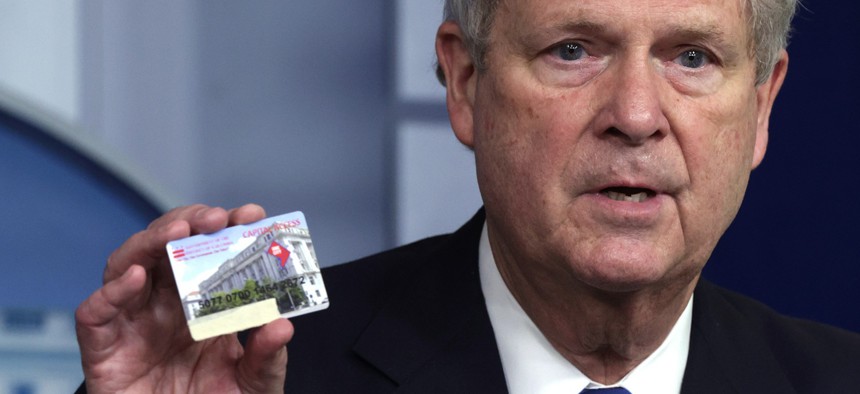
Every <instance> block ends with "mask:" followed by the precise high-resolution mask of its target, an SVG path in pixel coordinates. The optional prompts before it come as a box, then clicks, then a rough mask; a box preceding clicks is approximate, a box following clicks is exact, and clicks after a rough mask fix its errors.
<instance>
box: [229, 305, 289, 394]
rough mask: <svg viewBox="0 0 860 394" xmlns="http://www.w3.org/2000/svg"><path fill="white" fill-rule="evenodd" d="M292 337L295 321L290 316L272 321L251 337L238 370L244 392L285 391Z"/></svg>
mask: <svg viewBox="0 0 860 394" xmlns="http://www.w3.org/2000/svg"><path fill="white" fill-rule="evenodd" d="M292 337H293V324H292V323H290V321H289V320H287V319H278V320H275V321H273V322H271V323H268V324H266V325H264V326H262V327H260V328H259V329H257V330H254V331H253V332H252V333H251V334H250V335H249V336H248V341H247V342H246V344H245V353H244V355H243V356H242V358H241V359H240V360H239V365H238V371H237V373H238V376H237V382H238V383H239V386H240V387H241V388H242V391H243V392H248V393H272V392H282V391H283V390H284V380H285V378H286V374H287V348H286V344H287V342H289V341H290V339H292Z"/></svg>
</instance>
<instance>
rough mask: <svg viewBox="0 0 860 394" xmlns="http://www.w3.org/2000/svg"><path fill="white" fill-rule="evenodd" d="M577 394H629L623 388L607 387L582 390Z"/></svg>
mask: <svg viewBox="0 0 860 394" xmlns="http://www.w3.org/2000/svg"><path fill="white" fill-rule="evenodd" d="M579 394H630V392H629V391H627V389H625V388H624V387H609V388H603V389H584V390H582V391H580V392H579Z"/></svg>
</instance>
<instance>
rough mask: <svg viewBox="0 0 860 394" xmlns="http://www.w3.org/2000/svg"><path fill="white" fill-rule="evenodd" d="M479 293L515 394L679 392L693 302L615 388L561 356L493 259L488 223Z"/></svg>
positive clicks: (481, 248) (482, 247) (483, 237)
mask: <svg viewBox="0 0 860 394" xmlns="http://www.w3.org/2000/svg"><path fill="white" fill-rule="evenodd" d="M478 264H479V271H480V278H481V289H482V291H483V293H484V299H485V300H486V303H487V312H488V313H489V315H490V322H491V323H492V325H493V331H494V333H495V337H496V343H497V345H498V347H499V356H500V357H501V360H502V368H503V369H504V372H505V380H506V381H507V384H508V391H510V393H511V394H520V393H529V394H532V393H534V394H549V393H568V394H569V393H578V392H580V391H581V390H582V389H584V388H597V387H613V386H623V387H624V388H626V389H627V390H628V391H630V392H631V393H633V394H648V393H661V394H663V393H678V392H680V391H681V381H682V380H683V377H684V369H685V368H686V365H687V353H688V351H689V344H690V328H691V326H692V316H693V313H692V312H693V300H692V298H691V299H690V301H689V302H688V303H687V307H686V308H685V309H684V312H682V313H681V316H680V317H679V318H678V321H677V322H675V325H674V326H673V327H672V331H671V332H670V333H669V335H668V336H667V337H666V339H665V340H664V341H663V343H662V344H661V345H660V347H658V348H657V350H655V351H654V353H652V354H651V355H649V356H648V358H646V359H645V360H644V361H642V363H641V364H639V365H638V366H636V368H634V369H633V370H632V371H630V373H629V374H627V376H625V377H624V378H623V379H621V380H620V381H619V382H618V383H616V384H613V385H611V386H603V385H600V384H598V383H595V382H592V381H591V380H590V379H588V377H586V376H585V375H584V374H583V373H582V372H580V371H579V369H577V368H576V367H575V366H574V365H573V364H571V363H570V362H568V361H567V360H566V359H565V358H564V357H562V356H561V354H559V353H558V352H557V351H556V350H555V348H553V347H552V345H551V344H550V343H549V341H547V339H546V338H545V337H544V336H543V334H542V333H541V332H540V330H538V328H537V326H536V325H535V324H534V322H532V321H531V319H529V317H528V315H526V313H525V311H523V309H522V307H520V305H519V303H517V301H516V299H515V298H514V296H513V294H511V292H510V290H509V289H508V288H507V286H506V285H505V282H504V280H503V279H502V276H501V275H500V274H499V270H498V268H497V267H496V262H495V259H494V258H493V253H492V250H491V249H490V242H489V238H488V235H487V225H486V223H484V229H483V232H482V234H481V241H480V246H479V250H478Z"/></svg>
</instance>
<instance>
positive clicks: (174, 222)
mask: <svg viewBox="0 0 860 394" xmlns="http://www.w3.org/2000/svg"><path fill="white" fill-rule="evenodd" d="M263 217H265V212H264V211H263V209H262V208H260V207H259V206H255V205H247V206H244V207H241V208H238V209H234V210H232V211H229V212H228V211H225V210H223V209H221V208H209V207H205V206H202V205H195V206H190V207H184V208H177V209H175V210H172V211H170V212H168V213H167V214H165V215H164V216H163V217H161V218H159V219H157V220H155V221H154V222H153V223H152V224H151V225H150V226H149V227H148V228H147V229H146V230H145V231H142V232H140V233H138V234H135V235H134V236H132V237H131V238H129V239H128V240H127V241H126V242H125V243H124V244H123V245H122V246H121V247H120V248H118V249H117V250H116V251H115V252H114V253H113V254H111V256H110V258H109V259H108V264H107V267H106V268H105V274H104V286H103V287H102V288H100V289H99V290H97V291H96V292H95V293H93V294H92V295H91V296H90V297H89V298H87V299H86V300H85V301H84V302H83V303H82V304H81V305H80V307H78V310H77V311H76V314H75V319H76V322H77V333H78V342H79V344H80V348H81V357H82V364H83V369H84V376H85V378H86V384H87V390H88V392H89V393H116V392H133V393H215V392H217V393H221V392H235V393H239V392H242V393H274V392H282V391H283V387H284V378H285V374H286V368H285V365H286V362H287V351H286V348H285V344H286V343H287V342H288V341H289V340H290V338H291V337H292V334H293V327H292V325H291V324H290V322H289V321H287V320H284V319H282V320H277V321H274V322H272V323H269V324H267V325H265V326H263V327H261V328H259V329H257V330H255V331H254V332H253V333H252V334H251V335H250V337H249V339H248V341H247V343H246V346H245V347H244V349H243V347H242V346H241V344H240V343H239V341H238V340H237V338H236V335H225V336H220V337H217V338H212V339H209V340H205V341H201V342H194V341H193V340H192V339H191V336H190V334H189V333H188V326H187V324H186V322H185V315H184V313H183V311H182V306H181V304H180V302H179V295H178V293H177V290H176V283H175V282H174V280H173V274H172V272H171V269H170V264H169V261H168V259H167V254H166V250H165V245H166V244H167V242H169V241H171V240H175V239H179V238H183V237H187V236H190V235H193V234H198V233H210V232H214V231H217V230H220V229H222V228H224V227H226V226H228V225H234V224H242V223H249V222H253V221H257V220H260V219H262V218H263Z"/></svg>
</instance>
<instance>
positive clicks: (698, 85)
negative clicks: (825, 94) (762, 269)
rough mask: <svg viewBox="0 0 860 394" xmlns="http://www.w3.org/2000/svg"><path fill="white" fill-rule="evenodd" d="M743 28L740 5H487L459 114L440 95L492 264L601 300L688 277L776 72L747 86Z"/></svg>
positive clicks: (750, 65) (750, 164)
mask: <svg viewBox="0 0 860 394" xmlns="http://www.w3.org/2000/svg"><path fill="white" fill-rule="evenodd" d="M745 18H746V17H745V10H744V9H743V6H742V1H724V0H696V1H683V2H679V1H669V0H641V1H626V0H577V1H570V0H504V1H502V4H501V5H500V6H499V9H498V10H497V12H496V14H495V19H494V23H493V28H492V31H491V34H490V40H489V48H488V51H487V54H486V66H487V67H486V70H483V71H480V72H475V73H474V74H472V75H471V76H469V75H468V73H466V77H464V78H463V81H464V82H463V83H461V84H459V87H462V89H461V90H462V91H463V100H459V101H458V100H457V99H456V98H454V99H453V100H452V97H451V94H452V93H451V91H450V89H451V88H452V86H451V84H452V83H453V84H455V85H457V84H458V81H449V109H451V114H452V124H453V126H454V128H455V132H456V134H457V136H458V138H459V139H460V140H461V141H463V142H464V143H466V144H467V145H469V146H471V147H473V149H474V151H475V155H476V162H477V169H478V181H479V185H480V188H481V193H482V195H483V198H484V202H485V205H486V210H487V217H488V219H487V223H488V226H489V228H490V234H491V236H492V237H493V239H495V241H496V242H495V245H494V246H495V247H496V251H497V253H498V252H501V254H503V255H505V257H503V258H502V260H507V261H516V262H518V263H517V264H520V263H522V262H528V264H530V266H529V267H528V268H523V267H520V268H518V269H519V270H521V271H522V270H526V269H528V270H530V271H531V270H535V269H538V270H541V269H542V271H543V272H545V273H549V274H551V275H572V277H573V278H576V279H577V280H578V281H580V282H582V283H585V284H586V285H588V286H591V287H596V288H600V289H604V290H609V291H628V290H635V289H639V288H643V287H645V286H648V285H654V284H658V285H659V284H666V283H667V282H666V281H671V280H673V279H674V280H675V281H678V280H685V281H687V282H689V281H690V280H692V279H693V278H694V277H696V275H698V273H699V272H700V270H701V268H702V266H703V265H704V263H705V261H706V260H707V258H708V256H709V255H710V253H711V251H712V250H713V248H714V246H715V245H716V242H717V240H718V239H719V237H720V236H721V235H722V233H723V232H724V231H725V229H726V228H727V227H728V225H729V223H730V222H731V221H732V219H733V218H734V216H735V214H736V213H737V210H738V208H739V206H740V203H741V200H742V198H743V194H744V190H745V188H746V185H747V181H748V178H749V173H750V171H751V170H752V169H753V168H754V167H755V166H756V165H758V163H759V162H760V161H761V159H762V157H763V155H764V151H765V146H766V143H767V118H768V116H769V111H770V107H771V105H772V102H773V98H774V97H775V95H776V92H777V91H778V89H779V86H780V84H781V81H782V75H783V74H784V70H785V67H784V66H785V63H787V60H786V59H787V58H783V62H782V63H781V64H780V66H778V71H777V73H775V76H774V77H772V78H771V80H769V81H768V82H767V83H765V84H764V85H761V86H759V87H756V86H755V62H754V60H753V58H752V57H751V54H750V51H749V45H750V41H749V40H750V39H751V38H750V37H749V35H748V26H747V24H746V22H745ZM454 89H457V86H454ZM454 94H455V95H456V92H455V93H454ZM452 101H453V102H452ZM496 257H497V259H499V257H500V256H496ZM502 264H504V262H502ZM514 271H516V270H514Z"/></svg>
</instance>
